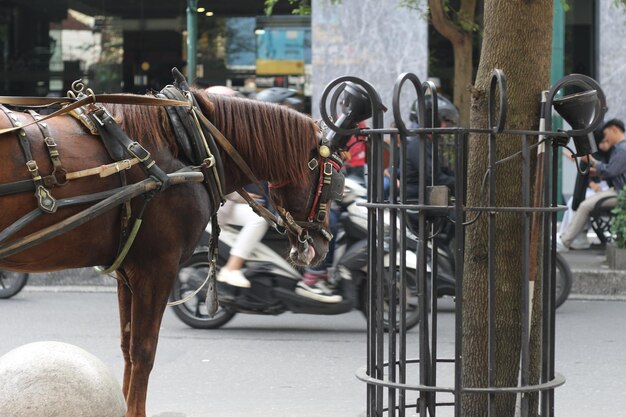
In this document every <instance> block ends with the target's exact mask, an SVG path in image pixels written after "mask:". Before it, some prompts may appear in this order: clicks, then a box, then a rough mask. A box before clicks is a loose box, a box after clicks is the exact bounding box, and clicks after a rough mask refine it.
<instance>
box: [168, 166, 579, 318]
mask: <svg viewBox="0 0 626 417" xmlns="http://www.w3.org/2000/svg"><path fill="white" fill-rule="evenodd" d="M344 189H345V191H344V198H343V200H342V201H341V202H340V203H338V204H339V206H340V208H341V215H340V218H339V225H340V231H339V233H338V235H337V237H336V239H337V242H336V250H335V256H334V264H333V268H331V271H332V272H333V273H331V274H330V275H331V276H330V278H331V284H334V285H336V291H337V293H338V294H340V295H341V296H342V298H343V300H342V301H341V302H339V303H327V302H321V301H316V300H312V299H310V298H307V297H303V296H301V295H299V294H296V293H295V288H296V284H297V283H298V281H300V280H301V279H302V278H303V276H302V274H303V271H302V270H300V269H298V268H296V267H294V266H293V265H291V264H290V263H289V262H287V261H286V260H285V254H286V253H288V251H289V243H288V241H287V239H286V238H285V237H284V236H283V235H281V234H279V233H278V232H276V231H275V230H273V229H269V230H268V232H267V233H266V235H265V236H264V238H263V240H262V242H261V244H260V245H259V246H258V247H257V248H256V249H255V250H254V251H253V253H252V255H251V257H250V259H249V260H248V261H247V262H246V269H245V272H244V275H245V276H246V278H248V279H249V280H250V282H251V284H252V285H251V288H239V287H234V286H231V285H228V284H225V283H219V282H218V298H219V304H220V308H219V309H218V311H217V313H216V314H215V316H214V317H212V318H211V317H209V316H208V314H207V309H206V305H205V299H204V294H205V290H202V289H201V288H200V287H202V286H203V283H204V281H205V277H206V276H207V273H208V269H209V260H208V259H209V255H208V240H209V236H210V234H209V231H206V232H205V236H204V237H203V239H202V241H201V243H200V245H199V247H198V249H197V251H196V253H195V254H194V255H193V256H192V257H191V259H190V260H189V261H188V262H186V263H185V264H183V265H182V266H181V268H180V269H179V273H178V277H177V279H176V281H175V283H174V288H173V290H172V293H171V295H170V301H172V302H180V300H185V298H189V300H187V301H185V302H182V303H180V304H178V305H174V306H173V308H174V313H175V314H176V316H177V317H178V318H179V319H180V320H181V321H183V322H184V323H185V324H187V325H189V326H190V327H193V328H197V329H217V328H220V327H222V326H224V325H225V324H226V323H228V322H229V321H231V320H232V319H233V317H235V315H236V314H238V313H244V314H262V315H278V314H282V313H284V312H286V311H291V312H293V313H303V314H320V315H321V314H324V315H335V314H343V313H347V312H349V311H351V310H353V309H356V310H360V311H361V312H362V313H363V314H364V315H366V314H367V306H368V303H367V264H368V251H367V236H368V235H367V209H366V208H365V207H363V206H360V205H358V204H357V202H358V201H364V200H365V195H366V189H365V187H364V186H363V184H362V183H361V182H359V181H357V180H354V179H352V178H350V177H348V178H346V182H345V187H344ZM385 223H386V224H387V225H388V224H389V222H388V220H386V221H385ZM450 230H452V228H450ZM238 232H239V228H237V227H234V226H228V225H226V226H224V227H222V231H221V233H220V237H219V248H218V260H217V265H216V267H217V268H218V271H219V268H221V267H222V266H223V265H225V264H226V261H227V259H228V256H229V252H230V248H231V247H232V245H233V244H234V242H235V240H236V238H237V234H238ZM406 236H407V248H406V253H405V256H406V265H407V268H406V274H405V276H406V298H405V303H406V312H405V318H406V325H407V329H410V328H412V327H414V326H416V325H417V324H418V323H419V320H420V314H419V309H418V304H417V300H418V295H417V270H416V265H417V257H416V251H417V247H418V245H419V244H420V243H419V240H418V239H417V237H416V236H415V234H414V233H413V232H412V231H411V228H408V229H407V231H406ZM436 239H437V242H438V245H437V255H436V256H437V266H438V267H437V280H436V283H437V288H436V296H437V297H438V298H441V297H446V296H450V297H454V296H455V292H456V281H455V278H454V273H455V272H454V270H455V265H454V257H453V251H452V249H451V248H452V247H453V246H454V236H453V234H452V233H440V234H439V235H438V236H437V237H436ZM384 250H385V252H386V253H385V257H384V271H385V273H384V277H383V279H384V284H385V285H383V288H384V289H385V293H384V295H383V297H384V300H385V312H384V322H385V327H386V328H387V329H388V327H389V325H388V323H389V306H390V305H391V303H390V300H391V297H390V296H389V291H387V288H389V287H390V286H389V285H388V284H389V283H390V282H391V280H392V279H394V280H396V282H397V283H398V282H400V273H399V271H398V270H395V271H391V270H390V269H391V268H390V264H391V262H390V257H391V254H390V253H389V251H388V249H387V245H385V248H384ZM431 256H432V255H431V251H430V250H429V251H428V262H427V267H426V273H427V276H426V279H427V285H428V289H427V291H428V293H430V286H431V283H432V279H431V274H432V268H431V266H432V262H431V259H430V257H431ZM398 258H399V254H396V259H398ZM556 260H557V262H556V267H557V274H556V307H559V306H560V305H562V304H563V303H564V302H565V300H567V297H568V296H569V293H570V290H571V285H572V274H571V271H570V268H569V266H568V265H567V262H566V261H565V260H564V259H563V258H562V256H561V255H560V254H557V258H556ZM398 263H399V262H398V261H396V264H398ZM396 288H398V290H397V293H396V294H395V298H396V303H395V305H396V306H399V305H400V303H399V295H400V294H399V293H400V291H399V286H396ZM198 289H200V291H198ZM194 292H195V294H194ZM396 317H399V314H398V311H397V310H396Z"/></svg>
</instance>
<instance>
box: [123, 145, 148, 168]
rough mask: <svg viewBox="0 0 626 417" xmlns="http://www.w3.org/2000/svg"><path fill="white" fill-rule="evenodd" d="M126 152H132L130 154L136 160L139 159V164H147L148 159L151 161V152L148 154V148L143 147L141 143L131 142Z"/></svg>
mask: <svg viewBox="0 0 626 417" xmlns="http://www.w3.org/2000/svg"><path fill="white" fill-rule="evenodd" d="M126 150H127V151H128V152H130V154H131V155H133V156H134V157H135V158H137V159H138V160H139V162H146V161H147V160H148V159H150V156H151V155H150V152H148V151H147V150H146V148H144V147H143V146H141V144H140V143H139V142H131V143H130V144H129V145H128V146H127V147H126ZM147 168H149V167H147Z"/></svg>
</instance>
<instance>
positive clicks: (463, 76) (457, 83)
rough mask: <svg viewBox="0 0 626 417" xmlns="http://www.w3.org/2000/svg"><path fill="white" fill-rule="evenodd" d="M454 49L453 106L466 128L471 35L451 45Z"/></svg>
mask: <svg viewBox="0 0 626 417" xmlns="http://www.w3.org/2000/svg"><path fill="white" fill-rule="evenodd" d="M452 47H453V49H454V104H455V105H456V106H457V107H458V108H459V112H460V113H461V121H460V122H461V123H460V125H461V126H468V125H469V121H470V102H471V99H472V94H471V87H472V81H473V80H472V76H473V71H474V61H473V59H472V35H471V34H469V33H467V34H466V36H464V37H463V40H462V41H461V42H458V43H454V42H453V43H452Z"/></svg>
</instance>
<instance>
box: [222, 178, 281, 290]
mask: <svg viewBox="0 0 626 417" xmlns="http://www.w3.org/2000/svg"><path fill="white" fill-rule="evenodd" d="M244 188H245V189H246V191H248V193H249V194H250V196H251V197H252V198H254V199H256V200H257V201H259V202H264V199H263V197H262V196H261V195H259V194H255V192H257V193H258V192H259V190H258V189H257V187H256V186H254V185H248V186H246V187H244ZM218 220H219V222H220V224H221V225H224V224H229V225H235V226H243V227H242V228H241V231H240V232H239V234H238V235H237V240H235V244H234V245H233V246H232V248H231V249H230V254H229V257H228V261H227V262H226V265H224V267H223V268H222V269H221V270H220V272H219V273H218V274H217V281H218V282H224V283H227V284H230V285H232V286H234V287H240V288H250V281H249V280H248V278H246V276H245V275H244V274H243V272H242V271H241V268H243V266H244V264H245V262H246V259H248V257H249V256H250V254H251V253H252V251H253V250H254V248H255V247H256V246H258V244H259V242H261V240H262V239H263V236H265V233H266V232H267V229H268V228H269V224H268V223H267V222H266V221H265V219H264V218H263V217H261V216H259V215H257V214H256V213H255V212H254V211H253V210H252V208H251V207H250V206H249V205H248V203H247V202H246V201H245V200H244V199H243V198H242V197H241V196H239V195H238V194H237V193H231V194H228V195H227V196H226V203H224V206H222V208H220V216H219V217H218Z"/></svg>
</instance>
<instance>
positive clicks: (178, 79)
mask: <svg viewBox="0 0 626 417" xmlns="http://www.w3.org/2000/svg"><path fill="white" fill-rule="evenodd" d="M172 76H173V77H174V87H176V88H178V89H180V90H183V91H189V84H188V83H187V79H186V78H185V76H184V75H183V74H182V73H181V72H180V71H179V70H178V68H176V67H174V68H172Z"/></svg>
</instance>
